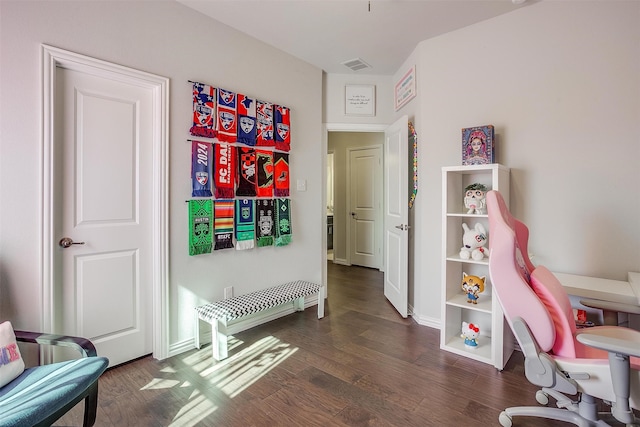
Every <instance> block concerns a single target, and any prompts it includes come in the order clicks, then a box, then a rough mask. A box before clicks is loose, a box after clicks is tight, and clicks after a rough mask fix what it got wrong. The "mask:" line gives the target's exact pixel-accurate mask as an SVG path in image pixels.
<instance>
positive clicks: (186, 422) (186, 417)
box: [169, 391, 218, 427]
mask: <svg viewBox="0 0 640 427" xmlns="http://www.w3.org/2000/svg"><path fill="white" fill-rule="evenodd" d="M216 409H218V406H216V405H215V404H214V403H213V402H211V400H209V399H207V398H206V397H205V396H203V395H202V394H200V392H198V391H194V394H192V395H191V397H190V398H189V401H188V402H187V404H186V405H184V406H183V407H182V408H180V411H178V413H177V414H176V416H175V417H174V418H173V422H172V423H171V424H169V426H170V427H181V426H194V425H197V424H198V422H200V421H202V420H203V419H205V418H207V417H208V416H209V415H211V414H212V413H214V412H215V411H216Z"/></svg>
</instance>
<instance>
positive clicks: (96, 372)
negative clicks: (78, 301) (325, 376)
mask: <svg viewBox="0 0 640 427" xmlns="http://www.w3.org/2000/svg"><path fill="white" fill-rule="evenodd" d="M15 336H16V339H17V341H19V342H27V343H34V344H38V345H53V346H64V347H72V348H75V349H76V350H78V351H79V352H80V353H81V354H82V356H83V357H81V358H79V359H74V360H69V361H66V362H59V363H52V364H49V365H40V366H35V367H30V368H26V369H25V370H24V372H22V374H21V375H20V376H18V377H17V378H15V379H14V380H12V381H11V382H10V383H8V384H7V385H5V386H4V387H2V388H0V426H1V427H5V426H6V427H8V426H50V425H51V424H53V423H54V422H55V421H56V420H57V419H59V418H60V417H62V416H63V415H64V414H65V413H66V412H67V411H69V410H70V409H71V408H73V407H74V406H75V405H76V404H77V403H78V402H80V401H81V400H83V399H84V400H85V403H84V424H83V425H84V426H92V425H93V424H94V422H95V420H96V410H97V405H98V378H99V377H100V375H102V373H103V372H104V371H105V369H107V366H108V365H109V360H108V359H107V358H105V357H97V354H96V349H95V347H94V345H93V343H91V341H89V340H87V339H84V338H77V337H69V336H61V335H51V334H41V333H33V332H24V331H15Z"/></svg>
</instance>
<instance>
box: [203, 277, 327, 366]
mask: <svg viewBox="0 0 640 427" xmlns="http://www.w3.org/2000/svg"><path fill="white" fill-rule="evenodd" d="M320 289H321V287H320V285H317V284H315V283H311V282H307V281H304V280H296V281H294V282H289V283H285V284H283V285H278V286H273V287H270V288H267V289H262V290H260V291H255V292H251V293H249V294H246V295H240V296H237V297H233V298H228V299H225V300H222V301H217V302H212V303H209V304H205V305H201V306H199V307H196V314H195V322H194V323H195V345H196V348H200V321H201V320H202V321H205V322H207V323H209V324H210V325H211V339H212V345H211V347H212V348H213V358H214V359H216V360H223V359H225V358H226V357H227V356H228V351H227V322H228V321H230V320H235V319H239V318H241V317H244V316H248V315H250V314H254V313H258V312H260V311H262V310H266V309H268V308H272V307H276V306H279V305H282V304H286V303H290V302H293V308H294V309H295V310H296V311H303V310H304V298H305V297H307V296H309V295H313V294H318V319H321V318H322V317H324V297H323V295H322V294H321V293H320Z"/></svg>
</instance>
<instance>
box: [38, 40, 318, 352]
mask: <svg viewBox="0 0 640 427" xmlns="http://www.w3.org/2000/svg"><path fill="white" fill-rule="evenodd" d="M41 58H42V62H41V65H42V147H41V161H40V164H41V166H42V171H41V176H40V182H41V185H42V190H43V191H42V202H41V203H42V212H41V215H40V221H41V224H42V228H41V231H42V236H41V239H40V240H41V242H42V247H41V251H40V254H41V257H42V258H41V265H42V278H41V289H42V311H41V312H42V321H41V328H42V330H43V331H45V332H55V331H54V330H53V328H54V327H55V289H54V286H55V277H54V273H55V269H54V264H53V262H54V256H53V255H54V253H53V250H54V247H55V244H56V243H55V236H54V235H53V232H54V227H53V216H54V215H53V213H54V210H53V208H54V197H55V194H54V188H53V177H54V176H53V172H54V167H53V166H54V165H53V162H54V158H55V156H54V154H55V151H56V149H57V147H55V138H54V126H55V120H54V106H55V90H54V89H55V86H56V85H55V82H56V69H57V67H63V68H66V69H69V70H74V71H80V72H91V73H92V74H95V75H98V76H102V77H105V78H113V79H117V80H120V81H125V82H129V83H132V84H135V85H139V86H140V85H141V86H143V87H146V88H149V89H151V91H152V94H153V95H152V96H153V159H152V164H153V173H152V175H153V177H152V182H153V188H152V189H151V192H152V194H153V201H152V207H153V214H152V216H153V218H152V222H153V224H152V236H153V241H152V289H153V297H152V299H153V301H150V303H151V305H152V310H153V331H152V334H153V357H154V358H156V359H160V360H162V359H165V358H166V357H168V353H169V335H168V334H169V324H168V314H169V313H168V303H169V300H168V297H169V286H168V285H169V282H168V277H169V276H168V259H167V256H168V224H167V218H168V201H167V191H168V176H169V174H168V138H169V79H168V78H166V77H161V76H157V75H154V74H149V73H146V72H143V71H138V70H134V69H131V68H127V67H123V66H120V65H117V64H112V63H109V62H106V61H101V60H99V59H95V58H91V57H88V56H84V55H79V54H76V53H73V52H69V51H66V50H63V49H59V48H56V47H52V46H47V45H44V44H43V45H41ZM325 227H326V226H325ZM325 252H326V251H325ZM325 257H326V254H325Z"/></svg>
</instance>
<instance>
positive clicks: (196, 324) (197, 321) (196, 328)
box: [193, 311, 200, 350]
mask: <svg viewBox="0 0 640 427" xmlns="http://www.w3.org/2000/svg"><path fill="white" fill-rule="evenodd" d="M193 333H194V336H193V340H194V342H195V346H196V348H197V349H198V350H200V317H198V312H197V311H196V316H195V319H194V322H193Z"/></svg>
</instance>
